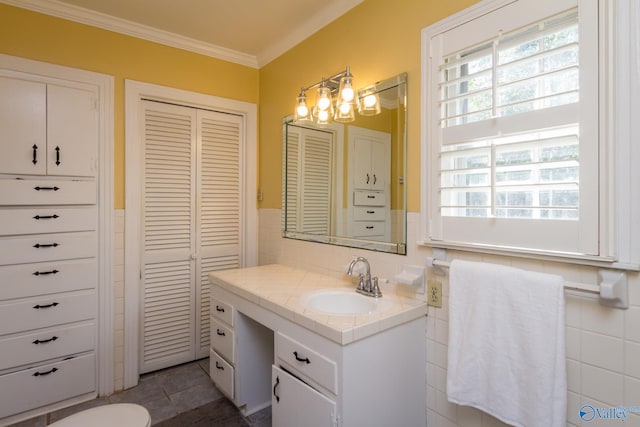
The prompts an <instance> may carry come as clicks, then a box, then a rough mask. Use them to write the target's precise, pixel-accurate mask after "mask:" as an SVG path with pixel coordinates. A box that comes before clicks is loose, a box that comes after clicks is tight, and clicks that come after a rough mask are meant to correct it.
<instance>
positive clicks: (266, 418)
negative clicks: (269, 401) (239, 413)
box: [247, 406, 271, 427]
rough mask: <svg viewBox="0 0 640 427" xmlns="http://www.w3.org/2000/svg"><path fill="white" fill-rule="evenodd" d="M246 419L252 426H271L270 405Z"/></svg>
mask: <svg viewBox="0 0 640 427" xmlns="http://www.w3.org/2000/svg"><path fill="white" fill-rule="evenodd" d="M247 421H249V423H250V424H251V425H252V426H253V427H271V406H269V407H267V408H264V409H262V410H261V411H258V412H256V413H255V414H251V415H249V416H248V417H247Z"/></svg>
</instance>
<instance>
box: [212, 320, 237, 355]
mask: <svg viewBox="0 0 640 427" xmlns="http://www.w3.org/2000/svg"><path fill="white" fill-rule="evenodd" d="M235 341H236V340H235V333H234V332H233V329H231V328H229V327H228V326H225V325H224V323H222V322H220V321H218V320H216V319H214V318H213V317H212V318H211V347H213V349H214V350H215V351H216V352H217V353H218V354H220V355H221V356H222V357H224V358H225V359H226V360H227V361H229V362H230V363H234V362H235V360H236V359H235V352H234V349H235Z"/></svg>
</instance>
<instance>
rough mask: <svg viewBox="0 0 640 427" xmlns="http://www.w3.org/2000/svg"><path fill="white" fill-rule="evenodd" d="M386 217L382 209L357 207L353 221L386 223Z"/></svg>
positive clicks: (354, 210)
mask: <svg viewBox="0 0 640 427" xmlns="http://www.w3.org/2000/svg"><path fill="white" fill-rule="evenodd" d="M385 217H386V214H385V210H384V208H381V207H356V208H354V209H353V219H354V220H356V221H384V220H385Z"/></svg>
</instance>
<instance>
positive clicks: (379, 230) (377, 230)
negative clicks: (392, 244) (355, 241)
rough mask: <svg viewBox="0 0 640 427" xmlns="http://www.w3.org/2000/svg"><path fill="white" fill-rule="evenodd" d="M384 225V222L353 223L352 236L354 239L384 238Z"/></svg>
mask: <svg viewBox="0 0 640 427" xmlns="http://www.w3.org/2000/svg"><path fill="white" fill-rule="evenodd" d="M384 233H385V223H384V222H371V221H363V222H354V223H353V236H354V237H373V236H384Z"/></svg>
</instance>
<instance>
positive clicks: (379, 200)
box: [353, 191, 387, 206]
mask: <svg viewBox="0 0 640 427" xmlns="http://www.w3.org/2000/svg"><path fill="white" fill-rule="evenodd" d="M386 203H387V200H386V197H385V194H384V192H380V191H354V192H353V204H354V205H355V206H384V205H386Z"/></svg>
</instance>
